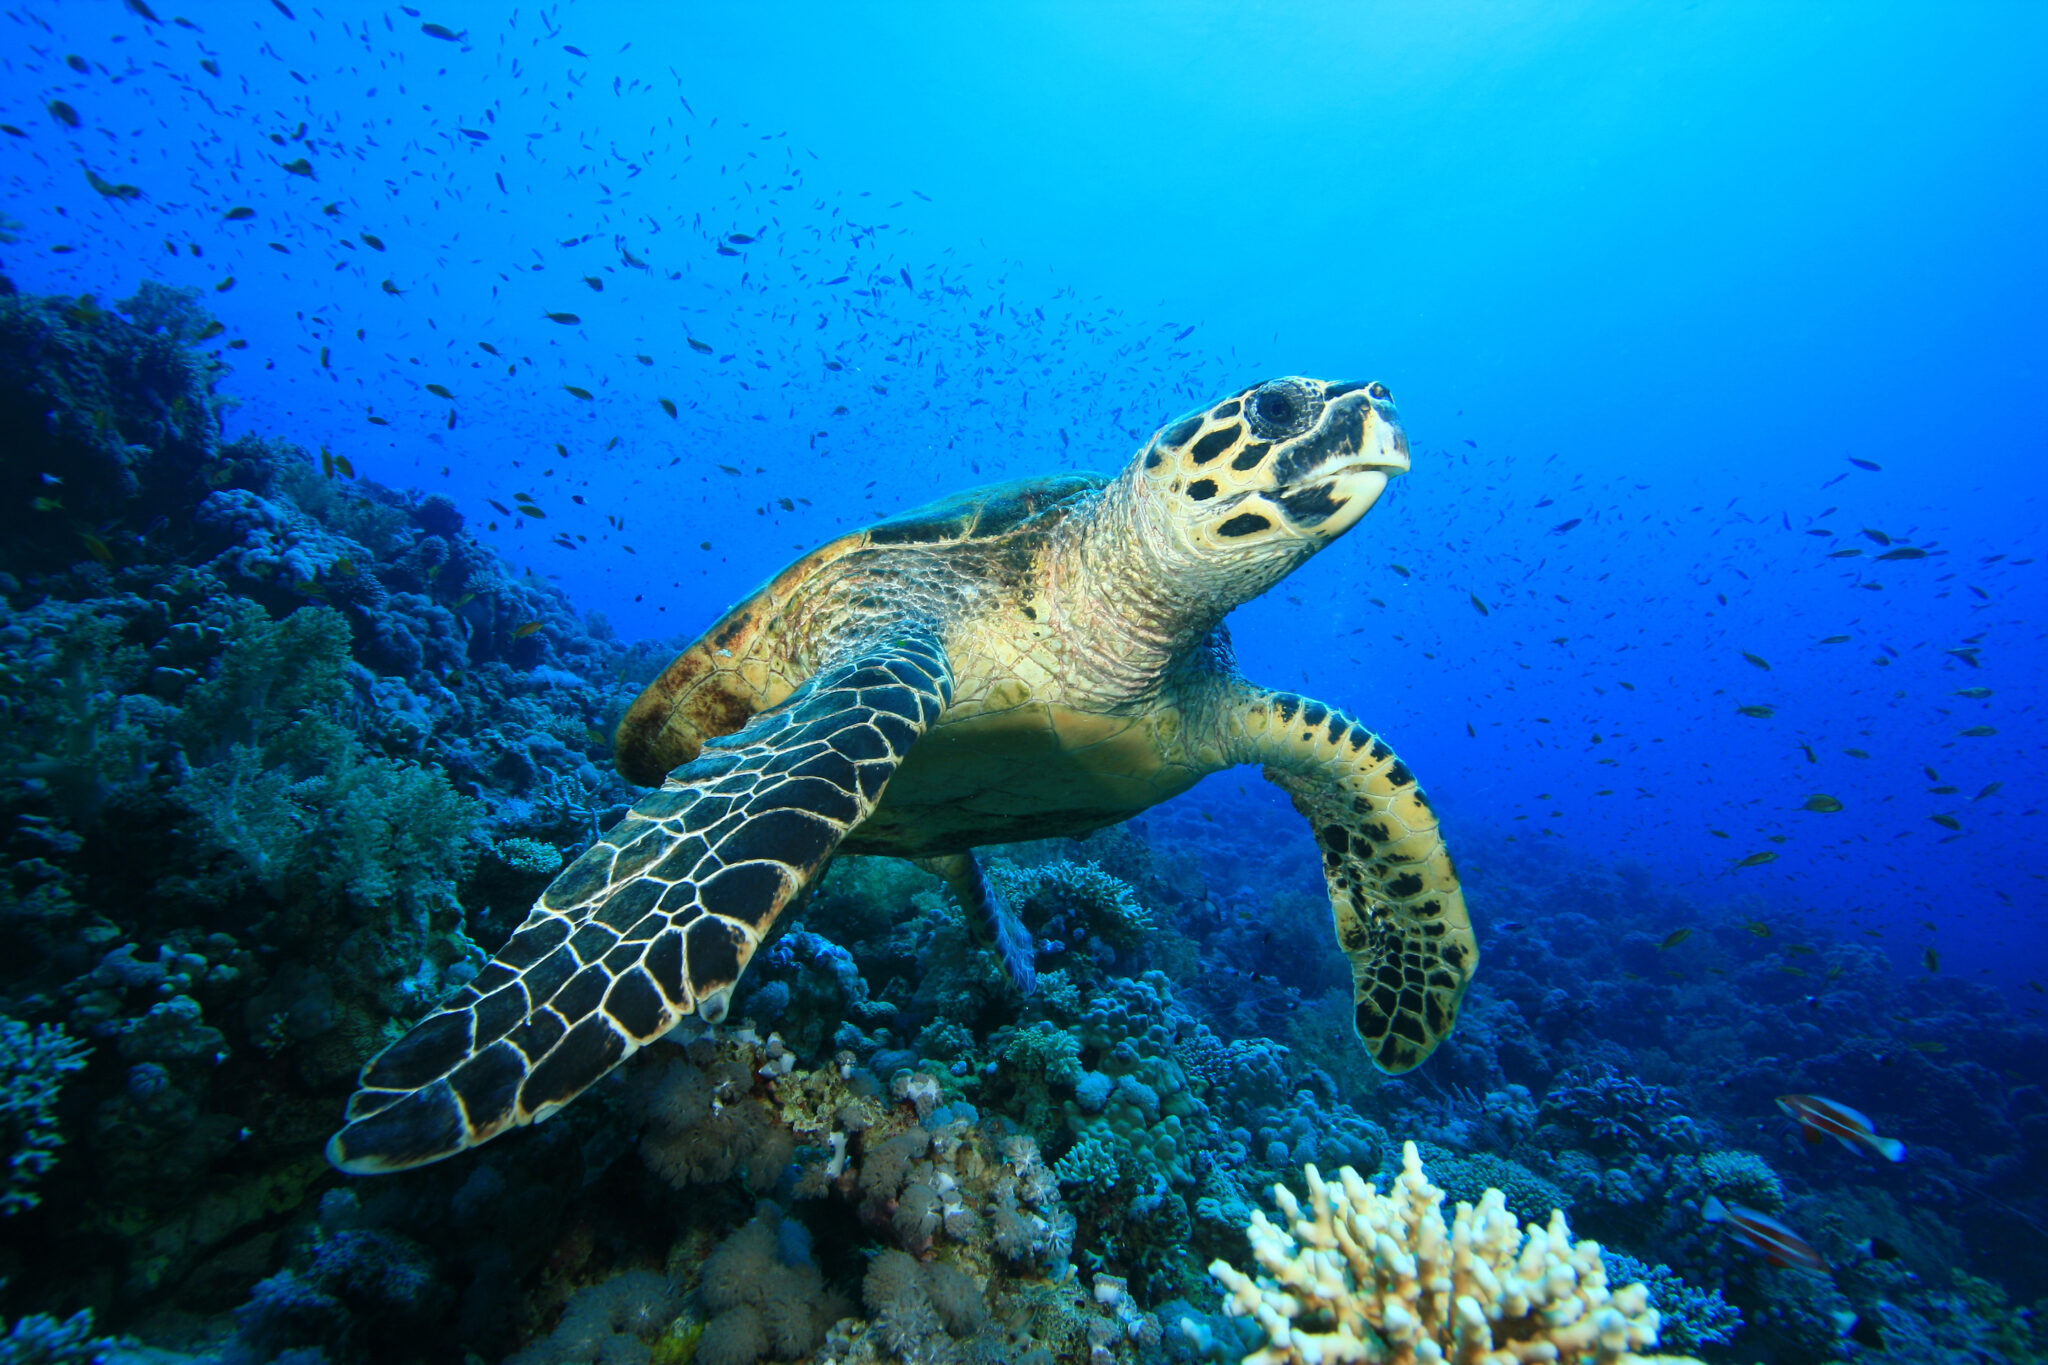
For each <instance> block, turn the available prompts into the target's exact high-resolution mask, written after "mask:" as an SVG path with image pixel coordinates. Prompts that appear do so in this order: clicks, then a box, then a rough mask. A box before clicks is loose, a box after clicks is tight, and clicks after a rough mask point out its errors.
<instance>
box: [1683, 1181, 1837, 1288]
mask: <svg viewBox="0 0 2048 1365" xmlns="http://www.w3.org/2000/svg"><path fill="white" fill-rule="evenodd" d="M1701 1216H1702V1217H1703V1218H1705V1219H1706V1220H1707V1221H1708V1222H1709V1223H1720V1224H1722V1225H1724V1226H1725V1227H1726V1228H1727V1229H1728V1235H1729V1236H1730V1237H1733V1238H1734V1239H1735V1240H1736V1241H1738V1242H1740V1243H1742V1244H1743V1245H1744V1246H1746V1247H1748V1248H1749V1249H1750V1250H1751V1251H1754V1252H1756V1253H1757V1254H1758V1255H1759V1256H1762V1257H1763V1258H1764V1259H1765V1260H1767V1261H1769V1262H1770V1263H1771V1264H1772V1265H1774V1266H1780V1267H1796V1268H1798V1269H1800V1270H1817V1271H1819V1272H1820V1273H1822V1274H1826V1273H1827V1269H1828V1263H1827V1258H1826V1257H1824V1256H1822V1255H1821V1254H1820V1252H1818V1251H1816V1250H1815V1249H1814V1247H1813V1244H1812V1243H1811V1242H1808V1241H1807V1240H1806V1239H1805V1238H1804V1237H1801V1236H1800V1235H1799V1234H1798V1233H1796V1232H1794V1231H1792V1229H1790V1228H1788V1227H1786V1226H1785V1225H1784V1224H1783V1223H1781V1222H1779V1221H1778V1220H1777V1219H1775V1218H1773V1217H1771V1216H1770V1215H1769V1214H1767V1213H1758V1212H1757V1211H1756V1210H1755V1209H1746V1208H1744V1207H1742V1205H1740V1204H1724V1203H1722V1202H1721V1199H1720V1196H1718V1195H1709V1196H1708V1197H1707V1206H1706V1208H1705V1209H1703V1210H1701Z"/></svg>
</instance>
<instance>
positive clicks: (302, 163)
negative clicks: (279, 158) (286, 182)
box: [284, 157, 319, 180]
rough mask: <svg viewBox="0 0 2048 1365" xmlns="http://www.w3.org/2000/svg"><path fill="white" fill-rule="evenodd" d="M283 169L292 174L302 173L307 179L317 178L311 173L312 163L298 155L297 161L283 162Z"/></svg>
mask: <svg viewBox="0 0 2048 1365" xmlns="http://www.w3.org/2000/svg"><path fill="white" fill-rule="evenodd" d="M284 169H285V170H287V171H289V172H291V173H292V174H293V175H303V176H305V177H306V179H308V180H317V179H318V178H319V177H318V176H316V175H314V174H313V163H312V162H310V161H308V160H306V158H305V157H300V158H299V159H298V160H297V161H287V162H285V163H284Z"/></svg>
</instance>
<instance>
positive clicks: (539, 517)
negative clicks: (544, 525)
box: [518, 502, 548, 521]
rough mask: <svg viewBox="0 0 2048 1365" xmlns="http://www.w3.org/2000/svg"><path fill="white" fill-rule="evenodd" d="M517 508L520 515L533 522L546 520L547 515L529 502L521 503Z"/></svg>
mask: <svg viewBox="0 0 2048 1365" xmlns="http://www.w3.org/2000/svg"><path fill="white" fill-rule="evenodd" d="M518 506H519V511H520V513H521V515H524V516H529V517H532V518H533V519H534V520H535V521H546V520H547V519H548V514H547V513H545V512H543V511H541V510H540V508H538V507H536V506H534V505H533V504H532V503H530V502H522V503H520V504H518Z"/></svg>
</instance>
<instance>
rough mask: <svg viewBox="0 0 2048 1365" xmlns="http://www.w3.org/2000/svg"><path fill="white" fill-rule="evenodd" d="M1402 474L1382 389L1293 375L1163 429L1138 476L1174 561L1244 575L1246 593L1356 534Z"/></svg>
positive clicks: (1396, 425)
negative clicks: (1348, 534) (1350, 532)
mask: <svg viewBox="0 0 2048 1365" xmlns="http://www.w3.org/2000/svg"><path fill="white" fill-rule="evenodd" d="M1407 469H1408V438H1407V437H1406V436H1405V435H1404V434H1403V433H1402V431H1401V424H1400V421H1399V419H1398V418H1397V417H1396V416H1395V414H1394V404H1393V397H1392V395H1391V394H1389V393H1388V392H1387V388H1386V385H1384V384H1377V383H1370V384H1368V383H1346V384H1336V383H1329V382H1326V381H1324V380H1320V379H1303V378H1300V377H1298V376H1293V375H1289V376H1287V377H1285V378H1281V379H1269V380H1267V381H1266V382H1265V383H1263V384H1257V385H1254V386H1253V387H1251V388H1249V389H1246V390H1245V391H1244V392H1242V393H1240V394H1237V395H1236V396H1235V397H1232V398H1227V399H1225V400H1223V401H1222V402H1220V403H1217V404H1216V405H1215V406H1213V407H1210V408H1208V409H1206V410H1204V411H1201V412H1195V413H1191V414H1189V415H1188V416H1186V417H1183V418H1181V419H1180V420H1179V421H1177V422H1175V423H1173V424H1172V425H1170V426H1167V427H1165V428H1162V429H1161V430H1160V431H1159V433H1158V434H1157V435H1155V436H1154V437H1153V438H1152V440H1151V442H1150V443H1149V444H1148V445H1147V446H1146V447H1145V449H1144V450H1143V451H1142V452H1140V454H1139V456H1138V459H1137V461H1136V463H1135V464H1134V465H1133V467H1132V470H1131V478H1132V482H1133V483H1134V484H1135V485H1136V489H1137V492H1138V496H1139V501H1140V502H1141V503H1142V504H1144V519H1145V521H1146V522H1147V523H1149V524H1150V527H1151V529H1152V530H1153V532H1154V533H1155V534H1158V535H1162V536H1164V537H1166V538H1169V539H1170V540H1171V541H1172V542H1174V543H1173V546H1172V550H1171V551H1170V552H1169V553H1170V557H1171V558H1172V559H1174V560H1178V561H1183V562H1184V564H1185V571H1187V572H1190V573H1193V574H1196V575H1200V576H1202V577H1209V576H1210V573H1207V572H1204V570H1205V569H1207V570H1209V571H1210V572H1213V573H1215V574H1220V575H1222V576H1223V577H1225V578H1228V579H1230V580H1236V581H1238V582H1241V583H1242V585H1243V588H1244V590H1243V591H1242V592H1241V593H1237V594H1233V595H1235V596H1238V598H1239V600H1244V599H1245V598H1249V597H1252V596H1256V595H1257V594H1258V593H1260V592H1263V591H1265V590H1266V589H1267V588H1269V587H1271V586H1272V585H1273V584H1274V583H1276V582H1278V581H1279V580H1280V579H1281V578H1284V577H1285V576H1286V575H1287V574H1288V573H1290V572H1292V571H1293V570H1294V568H1295V567H1296V566H1297V565H1299V564H1300V563H1301V562H1302V561H1303V560H1305V559H1307V558H1308V557H1309V556H1310V555H1312V554H1314V553H1315V552H1316V551H1317V550H1320V549H1322V548H1323V547H1324V546H1325V545H1328V544H1329V543H1330V542H1331V541H1333V540H1335V539H1336V538H1337V537H1338V536H1341V535H1343V534H1344V533H1345V532H1346V531H1348V530H1350V529H1351V528H1352V527H1353V526H1354V525H1356V524H1357V522H1358V519H1359V518H1360V517H1363V516H1364V515H1365V514H1366V513H1367V512H1368V511H1370V510H1371V509H1372V505H1373V504H1374V503H1375V502H1377V501H1378V500H1379V496H1380V494H1381V493H1383V492H1384V491H1386V487H1387V480H1388V479H1391V478H1392V477H1394V476H1395V475H1396V474H1401V473H1405V472H1406V471H1407Z"/></svg>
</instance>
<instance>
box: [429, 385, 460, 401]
mask: <svg viewBox="0 0 2048 1365" xmlns="http://www.w3.org/2000/svg"><path fill="white" fill-rule="evenodd" d="M427 392H428V393H431V394H433V395H434V397H436V398H445V399H447V400H448V401H449V402H451V403H452V402H454V401H455V395H454V394H452V393H450V392H448V390H447V388H446V386H444V385H441V384H429V385H427Z"/></svg>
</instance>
